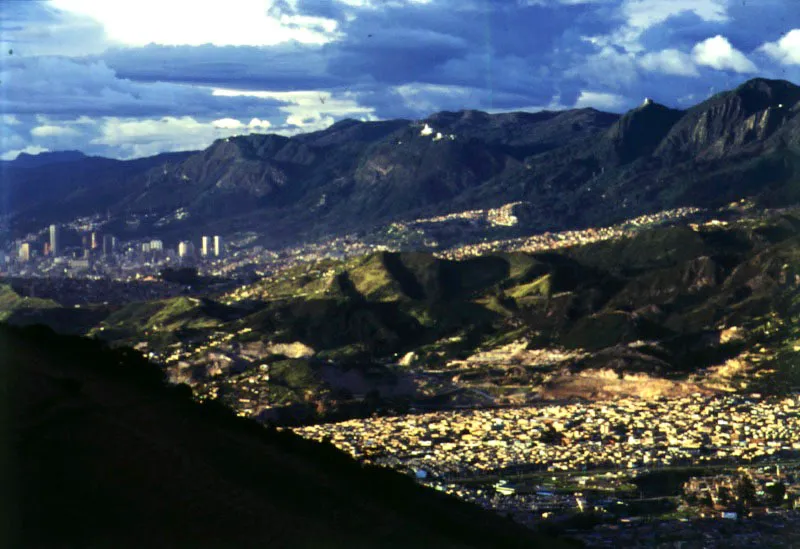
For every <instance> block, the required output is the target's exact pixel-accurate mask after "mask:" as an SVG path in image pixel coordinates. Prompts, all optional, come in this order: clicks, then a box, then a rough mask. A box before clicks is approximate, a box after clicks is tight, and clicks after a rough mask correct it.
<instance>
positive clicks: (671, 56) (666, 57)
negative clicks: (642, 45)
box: [639, 49, 700, 76]
mask: <svg viewBox="0 0 800 549" xmlns="http://www.w3.org/2000/svg"><path fill="white" fill-rule="evenodd" d="M639 66H640V67H642V68H643V69H644V70H646V71H650V72H660V73H663V74H672V75H676V76H700V72H699V71H698V70H697V66H696V65H695V62H694V59H692V56H691V55H689V54H688V53H684V52H682V51H679V50H676V49H666V50H662V51H659V52H650V53H646V54H644V55H642V56H641V57H640V58H639Z"/></svg>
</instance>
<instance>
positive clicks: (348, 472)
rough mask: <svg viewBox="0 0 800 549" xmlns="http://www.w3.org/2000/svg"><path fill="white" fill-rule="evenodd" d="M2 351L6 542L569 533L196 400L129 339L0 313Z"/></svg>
mask: <svg viewBox="0 0 800 549" xmlns="http://www.w3.org/2000/svg"><path fill="white" fill-rule="evenodd" d="M0 353H1V354H2V356H3V368H2V369H0V382H1V383H2V385H0V386H2V387H3V390H4V392H5V393H6V395H7V396H8V398H6V399H5V402H4V406H6V407H7V408H6V411H7V412H8V414H3V416H2V419H3V421H4V422H3V428H4V434H6V436H5V437H4V444H3V445H2V449H0V452H2V454H1V455H0V457H2V458H4V459H3V460H2V464H3V467H2V468H0V474H2V475H4V476H3V477H2V479H1V480H2V483H3V491H4V496H5V497H6V502H7V503H8V504H9V505H6V509H7V511H6V512H5V513H4V516H3V519H2V521H0V523H1V524H2V525H3V527H4V528H3V529H2V530H0V543H2V546H3V547H98V548H102V547H109V548H110V547H155V548H161V547H164V548H166V547H197V548H211V547H215V548H216V547H254V548H255V547H276V548H282V547H286V548H289V547H291V548H294V547H298V548H306V547H307V548H317V547H332V548H345V547H347V548H350V547H353V548H355V547H357V548H361V547H364V548H367V547H387V548H388V547H431V548H434V547H435V548H468V547H476V548H477V547H569V546H572V545H569V544H566V543H564V542H561V541H559V540H557V539H554V538H550V537H544V536H539V535H537V534H534V533H533V532H532V531H531V530H529V529H527V528H524V527H522V526H520V525H517V524H515V523H513V522H512V521H510V520H507V519H503V518H500V517H499V516H497V515H494V514H492V513H490V512H488V511H483V510H482V509H480V508H478V507H477V506H474V505H470V504H466V503H463V502H459V501H457V500H455V499H452V498H450V497H447V496H444V495H443V494H439V493H437V492H435V491H433V490H430V489H425V488H422V487H419V486H417V485H416V484H415V483H414V481H413V480H412V479H411V478H409V477H406V476H403V475H401V474H398V473H396V472H393V471H389V470H387V469H385V468H377V467H362V466H361V465H359V464H357V463H356V462H355V461H354V460H352V459H351V458H350V457H349V456H346V455H345V454H343V453H341V452H339V451H338V450H336V449H334V448H333V447H332V446H330V445H327V444H318V443H314V442H311V441H307V440H303V439H300V438H299V437H297V436H295V435H293V434H291V433H289V432H277V431H275V430H269V429H265V428H264V427H262V426H260V425H258V424H256V423H254V422H252V421H247V420H244V419H241V418H237V417H236V416H235V415H234V414H233V413H232V412H231V411H229V410H226V409H225V408H224V407H222V406H220V405H219V404H203V405H201V404H198V403H196V402H194V401H192V399H191V391H190V390H189V389H188V388H187V387H185V386H167V385H165V384H164V380H163V374H162V372H161V370H160V369H159V368H158V367H156V366H154V365H152V364H148V363H147V362H146V361H145V360H144V359H143V358H142V357H141V355H139V354H138V353H136V352H133V351H132V350H130V349H127V350H126V349H121V350H114V351H112V350H109V349H107V348H105V347H104V345H102V344H101V343H99V342H96V341H91V340H88V339H81V338H75V337H70V336H57V335H55V334H54V333H52V332H51V331H49V330H48V329H46V328H41V327H35V328H27V329H14V328H10V327H8V326H4V325H0ZM9 498H10V499H9Z"/></svg>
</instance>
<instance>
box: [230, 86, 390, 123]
mask: <svg viewBox="0 0 800 549" xmlns="http://www.w3.org/2000/svg"><path fill="white" fill-rule="evenodd" d="M214 96H215V97H247V98H258V99H261V100H277V101H280V102H281V103H282V104H283V106H282V107H280V111H281V112H282V113H284V114H285V115H286V119H285V124H286V125H288V126H294V127H297V128H306V129H307V130H308V131H315V130H320V129H324V128H326V127H328V126H330V125H331V124H333V123H334V122H335V120H336V118H342V117H358V118H363V119H365V120H374V119H375V118H376V117H375V115H374V110H375V109H374V108H372V107H366V106H362V105H360V104H359V103H358V101H357V99H356V97H355V94H353V93H352V92H344V93H341V94H339V95H338V96H335V95H334V94H332V93H331V92H315V91H295V92H273V91H265V90H261V91H254V90H230V89H216V90H214ZM254 121H256V122H258V123H260V124H263V123H264V122H263V121H260V120H257V119H254V120H251V121H250V124H253V122H254Z"/></svg>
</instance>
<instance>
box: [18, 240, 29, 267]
mask: <svg viewBox="0 0 800 549" xmlns="http://www.w3.org/2000/svg"><path fill="white" fill-rule="evenodd" d="M18 257H19V260H20V261H22V262H27V261H30V260H31V245H30V244H29V243H28V242H23V243H22V244H21V245H20V247H19V256H18Z"/></svg>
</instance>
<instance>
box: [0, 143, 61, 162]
mask: <svg viewBox="0 0 800 549" xmlns="http://www.w3.org/2000/svg"><path fill="white" fill-rule="evenodd" d="M43 152H49V150H48V149H45V148H43V147H39V146H38V145H29V146H27V147H25V148H24V149H17V150H11V151H6V152H4V153H2V154H0V160H14V159H15V158H16V157H18V156H19V155H20V154H22V153H25V154H39V153H43Z"/></svg>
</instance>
